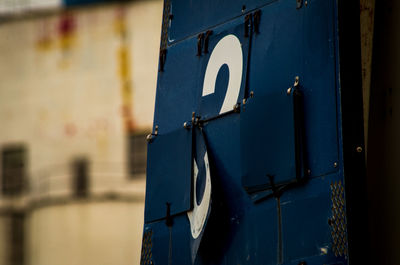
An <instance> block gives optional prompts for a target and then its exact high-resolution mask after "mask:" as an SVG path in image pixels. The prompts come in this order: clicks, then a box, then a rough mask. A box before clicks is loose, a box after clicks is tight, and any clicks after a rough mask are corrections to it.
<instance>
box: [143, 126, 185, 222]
mask: <svg viewBox="0 0 400 265" xmlns="http://www.w3.org/2000/svg"><path fill="white" fill-rule="evenodd" d="M192 160H193V156H192V131H191V130H185V129H183V128H182V129H181V130H177V131H175V132H171V133H169V134H165V135H158V136H156V137H155V138H154V139H153V140H152V142H150V143H149V144H148V163H147V192H146V209H145V221H146V222H152V221H154V220H157V219H161V218H165V217H166V215H167V203H168V204H169V205H170V209H169V211H170V214H171V215H175V214H178V213H181V212H185V211H188V210H190V208H191V184H192V182H191V179H192Z"/></svg>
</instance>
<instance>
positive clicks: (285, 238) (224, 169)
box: [145, 0, 348, 265]
mask: <svg viewBox="0 0 400 265" xmlns="http://www.w3.org/2000/svg"><path fill="white" fill-rule="evenodd" d="M166 3H167V4H168V3H169V1H166ZM243 5H246V10H245V11H244V12H242V11H241V9H242V6H243ZM254 8H259V9H260V10H261V19H260V21H259V22H260V24H259V25H258V27H259V33H255V32H254V30H253V28H250V32H253V33H250V35H249V37H245V16H246V15H248V14H249V10H252V9H254ZM335 9H336V5H335V1H334V0H308V1H307V5H303V6H302V8H297V1H294V0H280V1H273V0H265V1H255V0H254V1H253V0H249V1H247V2H246V3H243V2H240V1H235V0H231V1H225V0H217V1H211V0H209V1H207V0H205V1H183V0H171V12H172V14H173V18H172V21H171V23H170V25H169V30H168V34H169V39H170V42H169V45H167V46H166V47H163V48H166V49H167V53H166V61H165V65H164V71H163V72H160V73H159V77H158V86H157V97H156V109H155V119H154V126H156V125H157V126H158V132H159V134H160V136H159V137H163V135H164V136H165V135H168V134H169V133H171V132H174V131H185V129H183V128H182V126H183V123H184V122H189V123H190V124H191V125H193V120H192V113H193V112H194V113H195V117H194V120H196V119H199V120H200V121H199V123H198V124H197V125H195V126H198V127H201V129H202V130H203V133H204V136H205V142H206V145H207V152H208V156H209V161H210V168H211V183H212V193H211V194H212V195H211V208H212V211H211V212H210V213H209V215H207V217H208V220H207V222H206V225H205V229H204V234H203V237H202V238H201V243H200V245H199V249H198V252H196V251H195V252H193V249H192V248H191V246H192V245H193V244H192V242H193V236H192V234H191V229H192V227H191V224H190V222H189V220H188V215H187V214H186V213H185V212H184V211H185V210H183V209H185V208H187V210H188V209H189V208H190V206H188V205H189V204H185V205H181V206H182V207H180V210H183V211H177V212H176V213H177V215H175V216H173V224H172V226H170V227H167V225H166V224H165V220H161V221H160V220H159V221H157V220H155V219H153V221H154V220H155V221H154V222H150V219H147V217H146V222H145V229H152V230H153V231H154V245H153V257H154V258H153V261H154V264H198V265H203V264H204V265H205V264H225V265H231V264H252V265H254V264H271V265H272V264H296V265H298V264H301V262H306V264H331V265H333V264H347V262H348V261H347V259H346V257H347V256H346V255H345V254H343V255H342V254H340V255H339V254H338V253H335V248H336V247H337V246H336V245H335V244H336V243H335V242H334V240H335V237H333V235H334V233H336V230H335V229H336V228H337V227H340V229H342V230H341V233H342V235H344V236H343V238H345V236H346V233H347V231H346V227H345V225H343V227H342V225H340V226H335V225H332V221H336V220H338V219H335V218H337V216H336V213H335V211H336V210H337V209H336V208H335V207H336V206H337V205H336V204H335V203H337V202H336V201H335V202H334V201H333V200H332V198H331V196H332V197H334V196H336V195H334V193H332V186H335V185H336V183H344V182H343V163H342V158H341V156H340V153H339V151H338V150H341V149H340V146H339V145H340V143H341V142H340V141H341V139H340V138H339V137H338V131H339V132H340V128H341V127H340V123H338V116H339V115H340V109H339V108H338V103H337V98H338V97H337V89H338V86H339V77H338V76H337V75H336V70H337V67H339V64H338V61H337V60H338V57H337V53H336V50H335V43H336V38H337V37H336V34H337V32H336V31H335V25H336V21H335V19H336V18H335V16H334V14H335ZM253 21H255V20H254V19H253ZM208 29H209V30H212V34H211V35H210V36H209V39H208V44H209V53H204V52H202V53H201V55H200V56H197V55H196V54H197V50H198V43H199V42H198V38H197V34H198V33H200V32H204V31H205V30H208ZM195 35H196V36H195ZM228 35H234V36H236V38H237V39H238V40H239V42H240V44H241V49H242V56H243V59H242V60H243V71H242V73H241V81H240V84H239V86H240V89H239V92H238V96H237V98H235V102H238V103H242V102H243V101H242V100H243V99H245V100H246V101H245V102H246V104H245V105H244V106H243V105H242V106H241V108H240V109H241V113H237V112H235V113H234V112H229V113H224V115H222V116H218V115H219V114H221V105H222V104H223V103H222V102H224V98H225V97H226V94H228V90H229V89H228V88H227V87H229V83H230V81H229V80H230V78H231V77H232V72H233V71H232V69H231V65H229V63H227V64H221V65H220V67H219V69H218V72H217V77H216V80H215V91H213V92H214V93H209V94H207V95H204V83H205V81H204V79H205V75H206V74H205V72H206V71H207V70H206V69H208V68H207V67H208V64H209V61H210V60H211V57H212V53H213V51H214V50H215V49H216V47H218V44H219V43H220V42H221V40H223V39H224V38H225V37H226V36H228ZM203 45H204V43H203ZM200 48H201V49H203V47H200ZM232 56H234V55H232ZM296 76H299V77H300V86H299V89H300V90H301V92H302V94H303V98H304V102H303V103H304V110H303V111H304V123H303V124H302V125H303V126H304V132H305V142H304V146H305V150H306V152H305V154H304V157H303V158H304V160H305V162H306V165H307V166H308V167H307V169H309V172H310V174H309V176H307V177H306V178H304V180H303V181H301V182H298V183H295V184H293V183H291V185H284V186H282V189H280V190H279V192H276V191H275V190H274V191H273V190H266V189H267V188H269V186H265V187H264V190H262V191H260V192H259V193H256V194H248V192H247V191H246V189H245V187H248V186H252V185H255V186H259V185H260V184H261V185H262V184H265V183H266V182H267V181H266V180H265V179H264V177H265V175H266V174H269V173H270V174H273V175H275V176H277V177H278V183H277V184H281V183H285V184H287V183H286V182H290V180H291V179H292V178H293V177H295V176H296V173H295V171H296V167H295V160H296V159H295V158H294V153H296V145H295V143H294V139H293V138H292V136H293V134H294V130H295V127H294V125H293V120H296V117H294V116H292V114H293V109H291V106H293V105H291V103H290V102H289V99H290V100H291V98H290V97H288V96H287V95H286V91H287V89H288V88H289V87H291V86H293V83H294V81H295V77H296ZM251 92H253V93H251ZM250 94H251V95H253V97H250V98H246V96H247V95H250ZM232 105H233V104H232ZM232 107H233V106H232ZM216 116H217V117H216ZM214 118H215V119H214ZM338 124H339V127H338ZM273 126H276V127H277V128H280V129H276V128H275V127H273ZM257 128H259V129H260V130H259V132H257ZM275 129H276V130H275ZM196 130H198V129H197V128H196ZM288 137H289V138H288ZM196 138H197V137H195V138H194V139H193V141H194V146H197V145H198V144H199V142H197V140H196ZM156 140H157V139H156ZM188 141H189V140H188ZM175 144H178V143H175ZM178 145H179V144H178ZM200 145H201V144H200ZM268 146H269V147H268ZM271 147H272V148H271ZM163 148H164V149H163ZM163 148H161V149H163V151H160V152H163V153H164V154H170V152H169V150H170V148H171V147H169V149H168V148H165V147H163ZM268 148H269V149H270V150H268ZM161 149H160V150H161ZM196 149H198V148H196ZM271 149H272V150H271ZM262 150H265V152H263V151H262ZM188 152H189V151H188ZM190 152H192V153H193V154H191V155H188V154H186V155H185V156H184V157H185V159H187V157H192V158H193V155H195V156H201V154H200V155H199V154H196V153H198V152H194V150H191V151H190ZM274 154H275V155H274ZM171 156H172V157H174V159H172V158H171V161H169V162H170V163H172V164H173V166H171V168H170V173H169V174H171V175H174V174H176V173H175V172H173V169H172V168H173V167H176V165H177V164H176V162H174V161H172V160H176V159H178V160H182V159H183V156H182V157H178V156H177V155H175V154H174V155H171ZM192 158H191V159H192ZM156 159H159V158H154V157H151V154H149V169H148V170H152V169H151V167H157V166H158V165H157V164H156V163H153V161H154V160H156ZM180 163H181V162H180ZM185 163H188V164H190V163H189V162H187V161H186V162H185ZM197 163H199V161H198V160H197ZM199 164H201V163H199ZM252 165H255V166H254V168H252ZM157 170H158V172H157V174H161V171H162V170H161V169H157ZM174 170H176V168H175V169H174ZM249 172H250V173H249ZM186 173H187V172H186ZM148 174H150V173H148ZM154 175H156V174H154ZM247 175H248V176H250V175H251V176H252V178H249V179H246V176H247ZM179 176H182V178H183V174H180V175H179ZM186 176H187V174H186ZM243 176H245V181H243V182H242V177H243ZM173 178H175V176H173V177H168V179H170V183H169V184H168V185H167V186H168V187H171V190H174V191H175V190H180V189H181V187H182V186H181V185H182V184H181V183H177V181H176V180H173ZM187 179H190V181H191V178H187V177H185V181H187ZM159 181H160V180H159V179H158V178H155V177H153V178H151V177H150V178H148V182H147V193H148V194H151V193H153V194H157V193H156V192H155V191H154V189H155V187H157V186H158V185H159V184H158V183H155V182H159ZM246 181H249V182H246ZM251 181H254V182H251ZM196 183H197V182H196ZM267 183H268V182H267ZM243 184H244V186H245V187H243ZM164 185H165V184H164ZM174 186H177V188H175V187H174ZM185 187H186V188H187V189H188V190H189V191H193V189H194V187H193V186H190V187H187V183H186V184H185ZM203 190H204V185H198V186H196V193H198V194H202V193H203ZM181 191H182V193H181V192H178V193H177V194H186V195H187V194H190V192H183V189H182V190H181ZM186 195H185V196H186ZM162 196H164V195H162ZM179 196H180V195H179ZM340 196H342V195H340ZM176 198H177V197H176ZM195 199H196V200H195V202H196V203H200V200H202V196H201V195H200V196H196V198H195ZM166 200H167V199H166V198H162V199H160V200H159V204H158V205H156V206H154V207H155V208H157V207H158V208H159V209H158V210H157V211H159V212H161V211H162V210H161V208H163V206H161V205H162V203H165V201H166ZM341 203H342V202H341ZM146 204H147V205H146V210H147V208H148V207H150V208H152V206H149V205H148V202H147V201H146ZM183 206H185V207H183ZM164 207H165V206H164ZM188 207H189V208H188ZM345 208H346V206H345V203H344V202H343V203H342V204H341V208H340V210H341V212H343V209H345ZM164 209H165V208H164ZM160 216H161V215H160ZM341 220H344V219H341ZM345 241H346V240H344V241H343V242H345ZM346 244H347V241H346V242H345V243H343V245H342V246H341V247H343V248H346V246H347V245H346ZM343 251H344V250H343ZM193 253H195V257H194V259H193V256H192V255H193Z"/></svg>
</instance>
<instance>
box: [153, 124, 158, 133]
mask: <svg viewBox="0 0 400 265" xmlns="http://www.w3.org/2000/svg"><path fill="white" fill-rule="evenodd" d="M154 135H158V125H156V127H155V128H154Z"/></svg>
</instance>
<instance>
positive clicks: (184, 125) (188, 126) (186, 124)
mask: <svg viewBox="0 0 400 265" xmlns="http://www.w3.org/2000/svg"><path fill="white" fill-rule="evenodd" d="M183 128H185V129H190V124H189V123H188V122H187V121H185V123H183Z"/></svg>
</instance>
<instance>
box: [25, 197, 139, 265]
mask: <svg viewBox="0 0 400 265" xmlns="http://www.w3.org/2000/svg"><path fill="white" fill-rule="evenodd" d="M141 212H143V204H142V203H141V202H140V203H121V202H104V203H90V204H87V203H73V204H67V205H64V206H55V207H44V208H41V209H38V210H36V211H33V212H32V213H31V214H30V215H29V216H28V218H27V226H28V227H27V230H28V231H29V234H28V235H27V236H28V238H27V245H28V248H27V250H28V253H27V256H26V258H27V260H28V263H27V264H40V265H54V264H57V265H81V264H96V265H113V264H120V265H132V264H139V263H140V249H141V240H138V239H140V238H141V236H142V225H143V218H142V217H143V216H142V214H140V213H141Z"/></svg>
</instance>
